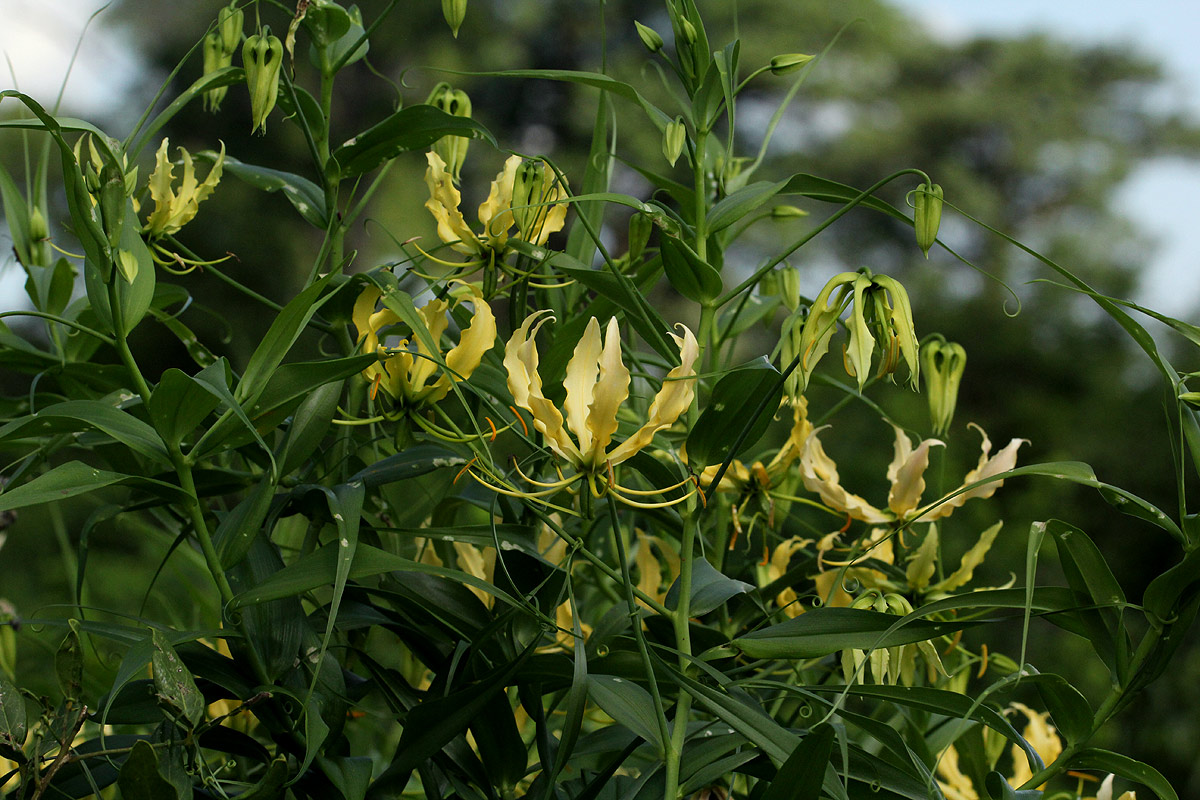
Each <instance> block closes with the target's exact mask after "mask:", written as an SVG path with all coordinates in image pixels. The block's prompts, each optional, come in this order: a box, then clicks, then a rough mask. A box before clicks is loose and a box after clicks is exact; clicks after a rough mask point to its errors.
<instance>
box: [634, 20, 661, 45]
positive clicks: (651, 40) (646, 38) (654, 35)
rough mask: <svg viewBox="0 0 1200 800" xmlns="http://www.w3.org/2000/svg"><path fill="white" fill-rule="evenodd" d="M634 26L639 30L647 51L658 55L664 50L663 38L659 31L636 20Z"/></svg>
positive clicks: (638, 32)
mask: <svg viewBox="0 0 1200 800" xmlns="http://www.w3.org/2000/svg"><path fill="white" fill-rule="evenodd" d="M633 26H634V27H635V28H636V29H637V35H638V38H639V39H641V40H642V44H644V45H646V49H647V50H649V51H650V52H651V53H657V52H658V51H660V50H662V49H663V38H662V37H661V36H659V35H658V31H656V30H654V28H651V27H649V26H647V25H643V24H642V23H640V22H638V21H637V20H636V19H635V20H634V21H633Z"/></svg>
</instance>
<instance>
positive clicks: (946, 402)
mask: <svg viewBox="0 0 1200 800" xmlns="http://www.w3.org/2000/svg"><path fill="white" fill-rule="evenodd" d="M966 367H967V351H966V350H964V349H963V346H962V345H960V344H958V343H957V342H947V341H946V339H945V337H944V336H942V335H941V334H940V333H938V334H934V335H933V336H931V337H930V338H929V339H927V340H926V341H925V343H924V344H923V345H921V368H922V369H923V370H924V373H925V394H926V396H927V397H928V399H929V418H930V420H931V421H932V422H933V433H934V435H935V436H941V435H943V434H945V433H946V431H948V430H949V429H950V422H951V420H953V419H954V407H955V405H956V404H957V403H958V387H959V384H960V383H961V382H962V376H963V370H965V369H966Z"/></svg>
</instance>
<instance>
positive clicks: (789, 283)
mask: <svg viewBox="0 0 1200 800" xmlns="http://www.w3.org/2000/svg"><path fill="white" fill-rule="evenodd" d="M778 275H779V299H780V300H782V301H783V304H784V305H785V306H786V307H787V309H788V311H795V310H796V309H797V308H799V307H800V270H799V269H797V268H796V267H791V266H788V267H784V268H783V269H781V270H779V272H778Z"/></svg>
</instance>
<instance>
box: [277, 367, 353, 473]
mask: <svg viewBox="0 0 1200 800" xmlns="http://www.w3.org/2000/svg"><path fill="white" fill-rule="evenodd" d="M344 383H345V381H333V382H330V383H327V384H325V385H324V386H320V387H318V388H317V389H316V390H314V391H313V393H312V394H310V395H309V396H308V397H306V398H304V400H302V401H301V402H300V407H299V408H297V409H296V413H295V414H293V415H292V424H291V425H290V426H289V427H288V432H287V439H285V440H284V443H283V452H282V453H280V455H279V474H280V475H290V474H292V472H293V471H294V470H296V469H298V468H299V467H300V466H301V465H302V464H303V463H304V462H305V461H306V460H307V459H308V457H309V456H311V455H312V454H313V452H314V451H315V450H316V449H317V447H318V446H319V445H320V444H321V441H322V440H323V439H324V438H325V434H326V433H327V432H328V431H329V426H330V425H332V424H333V418H334V415H335V414H337V406H338V399H339V398H341V396H342V385H343V384H344Z"/></svg>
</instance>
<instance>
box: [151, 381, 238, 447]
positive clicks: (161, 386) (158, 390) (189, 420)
mask: <svg viewBox="0 0 1200 800" xmlns="http://www.w3.org/2000/svg"><path fill="white" fill-rule="evenodd" d="M220 404H221V400H220V398H219V397H218V396H217V395H215V394H214V393H213V392H212V391H211V390H210V389H209V388H208V387H206V386H204V385H203V384H201V383H197V382H196V381H195V380H194V379H193V378H192V377H191V376H190V375H188V374H187V373H185V372H183V371H182V370H178V369H174V368H172V369H168V370H167V371H166V372H164V373H163V374H162V378H161V379H160V380H159V382H158V386H155V387H154V394H152V395H151V396H150V403H149V405H148V407H147V411H148V412H149V414H150V420H151V422H153V423H154V428H155V430H157V431H158V433H159V435H160V436H162V438H163V441H165V442H166V443H167V444H170V445H178V444H179V443H180V442H181V441H183V438H184V437H185V436H187V435H188V434H189V433H191V432H192V431H193V430H195V428H196V426H197V425H199V424H200V423H201V422H203V421H204V418H205V417H207V416H208V415H209V414H210V413H212V411H213V409H215V408H216V407H217V406H218V405H220Z"/></svg>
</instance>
